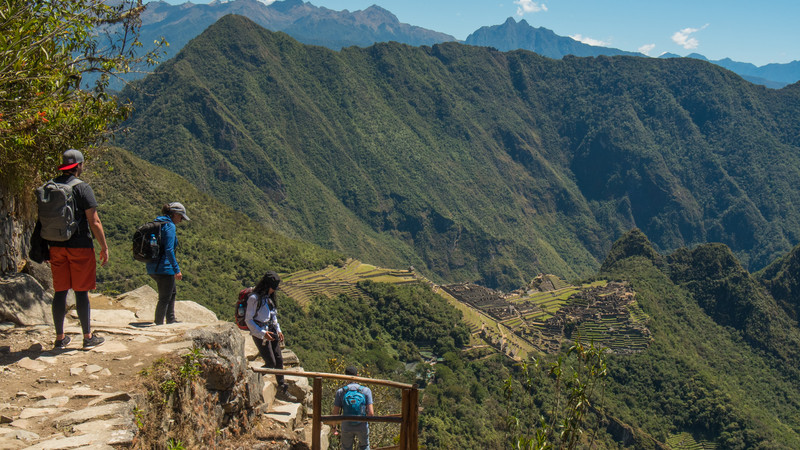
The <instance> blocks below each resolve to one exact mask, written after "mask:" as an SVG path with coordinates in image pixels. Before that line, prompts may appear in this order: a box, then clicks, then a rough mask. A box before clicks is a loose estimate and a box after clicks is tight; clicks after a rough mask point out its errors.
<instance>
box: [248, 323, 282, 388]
mask: <svg viewBox="0 0 800 450" xmlns="http://www.w3.org/2000/svg"><path fill="white" fill-rule="evenodd" d="M273 335H274V336H275V340H274V341H267V343H266V344H264V340H263V339H259V338H257V337H255V336H253V342H255V344H256V348H258V353H259V354H260V355H261V357H262V358H263V359H264V365H265V366H267V367H268V368H270V369H283V353H281V343H280V341H278V333H273ZM275 380H276V381H277V382H278V385H279V386H283V385H284V384H285V382H284V380H283V375H275Z"/></svg>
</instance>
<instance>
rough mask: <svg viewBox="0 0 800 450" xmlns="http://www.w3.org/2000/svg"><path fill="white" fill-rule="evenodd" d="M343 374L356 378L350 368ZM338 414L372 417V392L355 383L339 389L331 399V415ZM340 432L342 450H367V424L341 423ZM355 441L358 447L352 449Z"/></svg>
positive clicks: (353, 369) (373, 410) (355, 373)
mask: <svg viewBox="0 0 800 450" xmlns="http://www.w3.org/2000/svg"><path fill="white" fill-rule="evenodd" d="M344 374H345V375H350V376H352V377H357V376H358V370H357V369H356V368H355V367H352V366H351V367H348V368H347V369H345V371H344ZM339 414H341V415H344V416H374V415H375V409H374V407H373V406H372V391H371V390H370V389H369V388H368V387H366V386H361V385H360V384H358V383H356V382H355V381H353V382H351V383H349V384H348V385H347V386H344V387H341V388H339V390H337V391H336V396H335V397H334V398H333V415H334V416H338V415H339ZM341 430H342V432H341V435H340V436H341V442H342V449H343V450H352V449H353V448H357V449H358V450H369V423H367V422H353V421H343V422H342V426H341ZM356 439H358V445H357V446H356V447H354V446H353V445H354V441H355V440H356Z"/></svg>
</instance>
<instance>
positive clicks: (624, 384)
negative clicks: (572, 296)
mask: <svg viewBox="0 0 800 450" xmlns="http://www.w3.org/2000/svg"><path fill="white" fill-rule="evenodd" d="M642 242H645V244H646V245H645V247H643V246H642V245H640V244H641V243H642ZM648 246H649V242H647V238H646V237H644V235H642V234H641V232H639V231H634V232H632V233H629V234H627V235H625V236H624V237H623V238H622V239H620V241H619V242H617V243H616V244H615V246H614V247H615V250H617V252H616V256H615V257H614V259H610V260H607V261H606V263H605V264H604V269H605V270H606V271H607V272H605V273H604V274H602V275H603V276H609V277H622V278H625V279H628V280H630V281H631V283H632V285H633V287H634V289H635V290H636V297H637V301H638V302H639V304H640V305H641V307H642V309H643V310H644V312H645V313H646V314H648V315H649V316H650V317H651V318H652V320H651V321H650V323H649V328H650V331H651V332H652V333H653V342H652V344H651V346H650V348H649V349H648V350H647V351H646V352H643V353H641V354H638V355H632V356H614V357H612V358H611V360H610V362H609V370H610V374H611V380H612V382H611V384H610V385H609V387H610V390H609V409H610V410H611V411H613V413H614V414H615V415H616V416H618V417H620V418H621V419H622V420H623V421H625V422H626V423H630V424H635V425H636V426H639V427H642V428H643V429H645V430H646V431H648V432H649V433H651V434H652V435H653V436H655V437H656V438H657V439H659V440H660V441H661V442H666V439H667V437H668V435H669V434H675V433H679V432H689V433H692V434H693V435H694V436H695V437H697V438H698V439H699V438H702V439H708V440H711V441H715V442H716V443H717V444H718V445H720V446H721V447H722V448H797V446H798V445H800V415H798V411H800V389H798V386H800V374H799V373H798V371H797V367H798V362H800V358H798V355H797V342H798V336H800V330H799V329H798V328H797V324H796V323H793V322H792V321H790V320H788V318H787V317H786V315H785V314H784V313H782V312H781V311H779V308H777V306H776V304H775V301H774V300H773V299H772V298H771V297H769V296H768V295H767V294H766V293H764V292H763V290H760V289H759V288H758V287H757V283H755V279H754V278H753V277H752V276H750V275H749V274H747V273H746V271H743V270H741V267H740V266H739V265H738V263H736V262H735V260H731V259H730V252H729V250H727V249H726V248H724V247H720V246H715V245H709V246H701V247H699V248H697V249H695V250H693V251H688V250H686V249H681V250H679V251H678V252H676V253H674V254H673V255H670V256H669V257H668V258H662V257H656V258H653V257H652V256H653V255H654V253H653V252H651V251H644V252H642V251H633V252H631V253H628V254H626V253H625V252H624V251H618V250H619V249H621V248H629V249H642V248H646V247H648ZM651 250H652V249H651ZM612 253H614V251H612ZM665 259H669V260H670V262H669V263H668V264H665V262H664V260H665ZM715 302H716V303H715ZM728 314H729V315H728ZM764 330H768V331H767V333H769V336H767V335H766V334H762V332H763V331H764Z"/></svg>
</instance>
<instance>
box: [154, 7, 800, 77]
mask: <svg viewBox="0 0 800 450" xmlns="http://www.w3.org/2000/svg"><path fill="white" fill-rule="evenodd" d="M167 1H168V3H173V4H178V3H183V2H184V1H183V0H167ZM261 1H263V2H264V3H267V4H269V3H271V0H261ZM193 3H208V1H207V0H193ZM309 3H311V4H313V5H315V6H324V7H326V8H329V9H334V10H343V9H347V10H349V11H356V10H361V9H365V8H368V7H369V6H371V5H373V4H375V5H378V6H381V7H383V8H385V9H387V10H389V11H391V12H392V13H394V15H396V16H397V18H398V19H399V20H400V21H401V22H405V23H409V24H411V25H417V26H421V27H424V28H429V29H432V30H436V31H441V32H444V33H447V34H450V35H452V36H455V37H456V38H457V39H461V40H463V39H466V37H467V36H468V35H469V34H470V33H472V32H473V31H475V30H477V29H478V28H480V27H482V26H487V25H499V24H501V23H503V22H505V20H506V19H507V18H509V17H513V18H514V19H516V20H517V21H519V20H521V19H525V20H526V21H527V22H528V23H529V24H531V25H532V26H534V27H544V28H548V29H551V30H553V31H554V32H555V33H556V34H559V35H561V36H570V37H573V38H575V39H577V40H580V41H583V42H586V43H589V44H592V45H603V46H607V47H615V48H619V49H622V50H628V51H640V52H643V53H645V54H648V55H650V56H658V55H660V54H662V53H665V52H670V53H676V54H678V55H688V54H690V53H700V54H702V55H704V56H706V57H707V58H709V59H712V60H717V59H722V58H726V57H727V58H731V59H733V60H734V61H741V62H749V63H753V64H755V65H757V66H762V65H764V64H768V63H786V62H790V61H794V60H800V0H763V1H761V2H754V1H752V0H751V1H747V2H745V1H741V0H669V1H667V0H544V1H534V0H501V1H498V0H310V1H309Z"/></svg>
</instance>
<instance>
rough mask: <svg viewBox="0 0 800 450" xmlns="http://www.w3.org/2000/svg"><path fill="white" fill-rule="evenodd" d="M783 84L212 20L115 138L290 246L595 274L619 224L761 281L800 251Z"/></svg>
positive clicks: (787, 95)
mask: <svg viewBox="0 0 800 450" xmlns="http://www.w3.org/2000/svg"><path fill="white" fill-rule="evenodd" d="M797 90H798V89H795V87H794V86H790V87H788V88H785V89H783V90H780V91H768V90H766V89H764V88H761V87H757V86H754V85H751V84H749V83H747V82H745V81H743V80H741V79H740V78H739V77H738V76H736V75H734V74H732V73H730V72H727V71H725V70H723V69H720V68H718V67H715V66H713V65H711V64H708V63H706V62H703V61H697V60H688V59H669V60H655V59H646V58H635V57H614V58H610V57H598V58H574V57H573V58H570V57H568V58H565V59H564V60H562V61H554V60H550V59H546V58H543V57H540V56H537V55H535V54H533V53H530V52H525V51H518V52H510V53H501V52H498V51H495V50H492V49H487V48H476V47H469V46H464V45H460V44H455V43H448V44H442V45H435V46H433V47H420V48H413V47H409V46H405V45H401V44H396V43H389V44H378V45H375V46H372V47H369V48H365V49H361V48H348V49H344V50H342V51H341V52H333V51H330V50H327V49H324V48H319V47H311V46H305V45H302V44H299V43H297V42H296V41H294V40H292V39H291V38H289V37H288V36H286V35H284V34H281V33H271V32H269V31H266V30H264V29H262V28H260V27H258V26H257V25H255V24H254V23H252V22H250V21H248V20H247V19H245V18H243V17H237V16H226V17H224V18H222V19H221V20H220V21H219V22H217V23H216V24H215V25H214V26H212V27H210V28H209V29H208V30H207V31H206V32H205V33H203V34H202V35H201V36H199V37H197V38H196V39H194V40H193V41H192V42H190V43H189V44H188V45H187V46H186V47H185V48H184V49H183V50H182V51H181V53H180V54H179V55H178V56H177V57H176V58H175V59H173V60H170V61H168V62H166V63H164V64H163V65H162V66H161V67H160V68H159V69H158V71H157V72H156V73H155V74H154V75H153V76H150V77H148V78H147V79H145V80H143V81H142V82H141V83H138V84H136V85H135V86H134V87H133V88H132V89H128V90H126V91H125V93H124V95H125V96H126V97H127V98H130V99H132V101H133V103H134V105H135V107H136V111H137V112H136V113H135V114H134V116H133V117H132V118H131V120H130V122H129V125H130V127H131V133H130V134H128V135H127V136H125V137H124V138H122V139H121V145H123V146H124V147H125V148H128V149H129V150H131V151H132V152H134V153H136V154H138V155H140V156H141V157H143V158H145V159H147V160H148V161H151V162H153V163H155V164H158V165H161V166H164V167H167V168H170V169H171V170H173V171H175V172H177V173H179V174H181V175H183V176H185V177H186V178H187V179H189V180H191V181H192V182H193V183H194V184H196V185H197V186H198V187H199V188H200V189H201V190H203V191H204V192H206V193H208V194H210V195H213V196H215V197H216V198H217V199H219V200H221V201H223V202H225V203H227V204H229V205H231V206H233V207H234V208H236V209H237V210H239V211H242V212H244V213H245V214H247V215H249V216H250V217H253V218H254V219H256V220H258V221H262V222H266V223H269V224H271V225H272V226H274V227H275V228H277V229H280V230H282V231H283V232H286V233H291V234H292V235H294V236H298V237H302V238H304V239H307V240H310V241H313V242H315V243H317V244H319V245H322V246H324V247H327V248H334V249H338V250H342V251H345V252H346V253H348V254H350V255H352V256H354V257H358V258H360V259H362V260H364V261H368V262H372V263H376V264H379V265H383V266H390V267H392V266H393V267H402V266H405V265H408V264H413V265H415V266H417V267H420V268H425V269H426V271H427V272H429V273H430V276H431V277H433V278H434V279H436V278H438V279H443V280H448V281H463V280H476V279H478V280H480V281H481V282H482V283H483V284H486V285H488V286H492V287H496V286H499V287H503V288H511V287H516V286H518V285H521V284H522V283H523V282H524V281H526V280H528V279H529V278H530V277H531V276H532V275H533V274H535V273H537V272H549V273H555V274H558V275H560V276H562V277H565V278H574V277H575V276H584V275H588V274H590V273H592V272H593V271H594V270H596V268H597V267H598V266H599V261H600V259H601V258H602V257H603V256H604V254H605V252H606V251H608V249H609V248H610V245H611V242H613V240H614V239H615V238H617V237H618V236H620V235H621V234H622V233H623V232H624V231H626V230H628V229H629V228H631V227H633V226H636V227H639V228H641V229H642V230H643V231H644V232H645V233H646V234H647V235H648V236H650V238H651V240H652V242H653V243H654V245H655V246H656V248H657V249H659V250H661V251H667V250H673V249H676V248H679V247H681V246H683V245H689V244H694V243H701V242H708V241H720V242H723V243H725V244H727V245H728V246H729V247H730V248H731V249H732V250H733V252H734V254H735V255H736V256H737V258H739V259H740V260H741V261H743V264H744V265H745V267H748V268H760V267H763V266H765V265H766V264H767V263H768V262H770V261H772V260H773V259H774V258H776V257H777V256H778V255H780V254H782V253H784V252H786V251H788V250H789V249H790V248H791V246H792V244H793V243H795V242H797V241H798V240H799V238H800V236H799V235H798V234H800V215H798V214H799V213H798V211H797V209H796V208H793V207H792V205H794V204H800V191H798V189H797V186H798V185H800V183H798V182H797V181H798V180H799V179H800V159H799V158H800V152H798V151H797V150H798V146H800V142H798V135H797V133H796V129H797V125H796V124H795V123H794V120H793V118H792V117H793V115H792V112H793V109H796V108H797V107H796V106H790V105H795V104H796V102H797V94H796V92H795V91H797ZM792 130H794V131H792ZM773 167H780V168H781V170H779V171H775V170H772V168H773Z"/></svg>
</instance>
